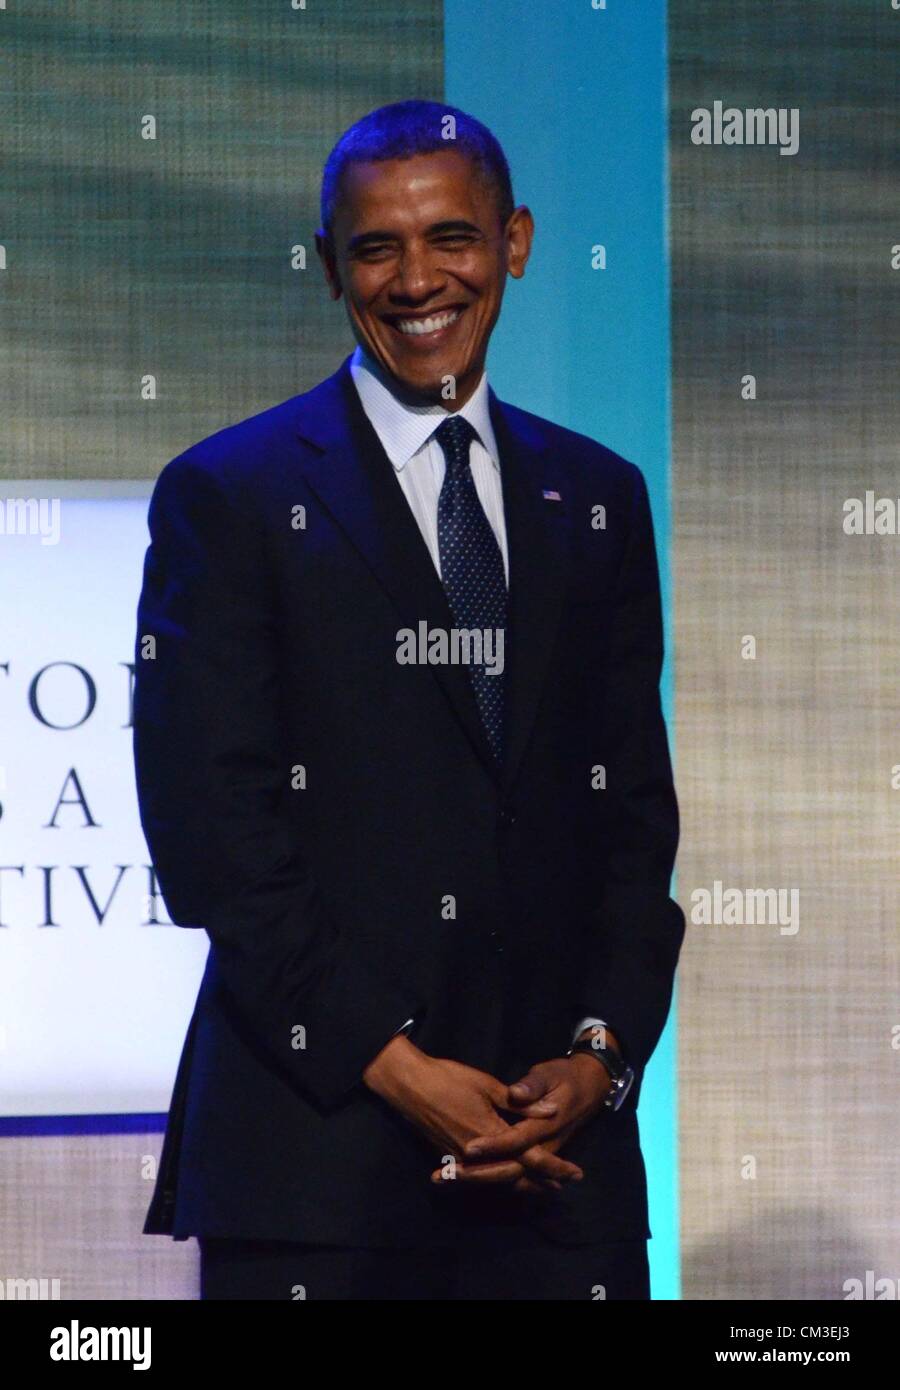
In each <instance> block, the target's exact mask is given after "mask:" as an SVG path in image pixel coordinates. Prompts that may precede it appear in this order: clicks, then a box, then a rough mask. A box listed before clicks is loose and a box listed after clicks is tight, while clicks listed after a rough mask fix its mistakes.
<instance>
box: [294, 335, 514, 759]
mask: <svg viewBox="0 0 900 1390" xmlns="http://www.w3.org/2000/svg"><path fill="white" fill-rule="evenodd" d="M349 361H350V359H349V358H347V359H346V361H345V362H344V363H343V365H342V366H341V367H340V368H339V370H338V371H337V372H336V373H335V375H334V376H332V377H330V378H329V379H328V380H327V381H325V382H323V383H322V385H321V386H320V387H317V388H316V390H315V391H314V392H311V393H310V396H312V397H317V399H316V400H315V401H314V402H313V401H311V400H310V396H307V397H305V398H304V407H305V412H304V416H303V419H302V423H301V424H300V426H299V429H298V432H299V433H300V434H301V436H302V437H303V438H304V439H307V440H309V441H311V442H312V443H314V444H316V445H318V446H319V447H320V448H321V449H322V450H323V452H322V453H321V454H319V455H317V456H316V457H311V456H307V457H306V458H305V460H304V461H303V463H302V465H301V466H302V468H303V472H304V476H305V477H306V480H307V482H308V483H309V485H310V486H311V487H312V488H313V489H314V491H315V492H316V494H317V496H318V497H319V499H320V501H322V502H323V503H324V505H325V506H326V507H327V508H328V510H329V512H330V513H331V515H332V516H333V517H334V519H335V521H336V522H337V523H338V525H339V526H340V527H341V528H342V530H343V531H344V532H345V534H346V535H347V537H348V538H349V540H350V541H352V543H353V544H354V545H355V546H356V548H357V550H358V551H359V552H360V554H361V555H362V556H363V557H364V559H365V560H366V563H367V564H368V565H369V567H370V569H371V570H372V572H373V574H374V575H375V577H376V579H377V580H378V581H379V583H380V584H381V585H382V587H383V588H384V589H385V591H386V592H387V593H388V594H389V595H390V597H391V599H392V600H393V602H394V606H395V608H396V609H397V613H398V616H399V619H400V621H399V623H398V626H399V627H408V628H412V629H413V630H414V631H416V630H417V628H418V624H419V623H420V622H422V621H425V622H427V624H428V627H429V628H440V629H442V630H443V631H445V632H446V631H449V629H450V628H452V627H453V617H452V614H451V612H450V606H449V604H448V603H447V598H446V595H445V593H444V589H443V586H442V584H441V581H440V579H439V578H438V574H437V571H436V570H435V568H434V564H433V562H432V559H431V555H430V554H429V552H428V547H427V545H426V544H425V541H424V540H423V538H422V533H421V531H420V530H419V527H418V524H417V522H416V519H415V517H414V516H413V514H412V512H411V511H410V508H409V504H408V502H407V500H406V498H405V497H404V495H403V490H402V489H401V487H400V484H399V483H398V481H397V478H396V476H395V474H394V469H393V467H392V466H391V462H390V459H389V458H388V456H387V454H386V453H385V452H384V449H383V448H382V445H381V441H380V439H379V438H378V435H377V434H376V432H375V430H374V428H373V427H372V424H371V422H370V420H369V418H368V416H367V415H366V413H365V411H364V410H363V408H362V404H361V402H360V400H359V396H358V394H357V391H356V387H355V386H354V385H353V378H352V376H351V374H350V369H349ZM310 405H313V406H314V409H313V411H312V413H310V412H309V406H310ZM429 670H430V671H431V672H432V673H433V675H434V676H435V678H436V680H437V681H438V684H439V685H440V687H441V689H442V690H443V692H444V695H445V696H446V698H447V700H448V701H449V703H450V707H451V709H452V710H453V713H454V714H455V716H456V718H457V719H458V720H459V722H460V724H461V725H462V727H463V729H464V730H465V732H466V734H467V736H468V738H469V740H470V742H471V744H472V746H473V749H474V751H475V752H476V754H477V755H478V757H479V758H480V759H481V761H482V762H483V763H484V765H485V768H486V769H487V770H488V771H489V772H490V774H491V776H492V777H493V778H494V779H495V780H498V778H499V774H498V772H497V769H496V765H495V763H494V760H493V758H492V756H491V751H490V746H489V744H488V741H487V738H486V737H485V733H484V727H483V725H482V723H481V716H480V715H479V713H478V706H477V704H476V702H475V696H474V694H473V692H472V686H471V683H470V681H469V677H468V673H467V671H466V669H465V667H464V666H451V665H441V666H429Z"/></svg>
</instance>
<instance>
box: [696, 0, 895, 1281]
mask: <svg viewBox="0 0 900 1390" xmlns="http://www.w3.org/2000/svg"><path fill="white" fill-rule="evenodd" d="M898 44H900V16H898V15H897V14H896V13H894V12H892V10H891V6H890V4H887V3H885V4H878V5H869V4H863V3H850V0H822V3H820V4H816V5H810V4H809V3H808V2H807V0H780V3H778V4H777V5H767V4H763V5H761V4H759V3H757V0H732V2H731V3H729V4H727V5H725V4H720V3H704V2H703V0H671V3H670V64H671V67H670V72H671V103H672V112H671V131H670V141H671V179H672V236H673V334H674V337H673V346H674V372H675V392H674V401H675V413H674V430H675V433H674V441H675V450H674V454H675V465H674V478H673V500H674V556H675V605H676V623H677V626H676V690H677V751H678V790H679V794H680V797H681V803H682V808H683V841H682V849H681V853H680V856H679V862H678V881H679V898H680V901H681V902H682V904H683V905H684V906H685V909H686V911H687V912H688V914H689V916H690V911H691V902H692V899H691V895H692V893H693V891H694V890H695V889H696V888H703V887H706V888H709V889H711V888H712V886H713V884H714V882H715V880H719V881H720V882H721V883H723V885H725V887H738V888H741V889H746V888H779V887H783V888H795V889H797V890H799V907H800V917H799V922H800V925H799V930H798V931H797V932H796V934H794V935H790V934H787V933H782V932H781V931H780V929H779V927H778V926H767V925H756V926H754V925H743V926H728V925H719V926H701V925H694V926H691V925H689V927H688V938H687V944H686V949H685V953H684V956H683V963H682V967H681V982H680V994H679V1045H680V1057H679V1085H680V1104H681V1125H680V1147H681V1193H682V1257H683V1292H684V1296H685V1297H687V1298H695V1299H696V1298H702V1299H723V1298H745V1297H746V1298H777V1299H794V1298H800V1299H803V1298H813V1297H821V1298H830V1299H840V1298H843V1297H844V1296H845V1294H844V1291H843V1285H844V1281H845V1280H847V1279H851V1278H860V1279H862V1278H864V1276H865V1271H866V1270H867V1269H871V1270H874V1271H875V1275H876V1277H882V1276H889V1277H892V1278H896V1277H897V1276H898V1274H900V1270H898V1268H897V1249H898V1239H900V1200H898V1198H900V1152H898V1148H897V1144H896V1134H897V1114H898V1076H900V1071H898V1068H900V1054H898V1052H897V1051H895V1050H893V1049H892V1028H895V1027H896V1025H897V1023H898V1021H900V1014H898V984H900V951H898V920H900V912H898V906H900V904H898V887H900V875H898V872H897V843H898V829H900V790H892V786H891V769H892V766H893V765H895V764H897V763H898V762H900V745H898V743H897V734H898V717H897V691H898V688H900V643H898V640H897V631H896V621H897V613H898V612H900V602H898V601H900V577H898V576H900V567H898V563H897V560H898V550H897V547H898V539H897V536H896V535H885V536H878V535H874V536H847V535H845V534H844V532H843V530H842V521H843V512H842V508H843V503H844V501H845V499H847V498H849V497H862V496H863V495H864V493H865V490H866V489H873V490H874V491H875V493H876V495H879V496H887V497H891V496H893V497H894V499H895V501H896V499H897V497H898V493H900V488H898V486H897V465H896V441H897V437H898V428H900V410H898V397H897V392H896V364H897V360H898V359H897V347H898V315H897V307H896V303H897V301H896V296H897V286H898V283H900V272H898V271H895V270H892V269H891V246H892V244H893V243H895V242H897V241H898V240H900V237H898V227H897V219H896V210H897V177H896V165H895V163H894V160H895V151H896V138H897V134H896V133H897V117H898V111H897V87H896V75H897V71H898V57H900V48H898ZM716 100H721V101H722V102H723V103H724V105H725V106H726V107H727V106H734V107H738V108H748V107H764V108H765V107H776V108H777V107H784V108H791V107H796V108H799V113H800V117H799V120H800V126H799V130H800V146H799V151H798V153H797V154H795V155H780V154H779V151H778V149H777V148H773V147H766V148H758V147H754V148H750V147H747V146H740V145H732V146H728V145H719V146H710V147H704V146H697V145H694V144H693V143H692V142H691V125H692V123H691V112H692V111H693V110H694V109H695V108H699V107H705V108H710V109H711V108H712V107H713V103H714V102H715V101H716ZM748 373H752V374H754V375H755V377H756V379H757V398H756V400H744V399H742V396H741V379H742V377H743V376H744V375H745V374H748ZM749 635H752V636H753V637H755V639H756V643H757V648H756V659H755V660H745V659H742V649H741V643H742V639H743V638H744V637H745V636H749ZM895 1041H896V1039H895ZM750 1160H755V1176H751V1175H750V1174H752V1172H753V1163H752V1162H751V1161H750Z"/></svg>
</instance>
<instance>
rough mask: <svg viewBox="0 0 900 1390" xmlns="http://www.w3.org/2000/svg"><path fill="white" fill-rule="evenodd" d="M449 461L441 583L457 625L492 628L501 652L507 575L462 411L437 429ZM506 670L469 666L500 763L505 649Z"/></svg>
mask: <svg viewBox="0 0 900 1390" xmlns="http://www.w3.org/2000/svg"><path fill="white" fill-rule="evenodd" d="M435 438H436V439H437V442H438V443H439V444H440V446H441V449H442V451H443V454H444V458H445V459H446V460H447V469H446V472H445V474H444V482H443V485H442V487H441V494H440V497H439V498H438V518H437V520H438V525H437V530H438V554H439V555H440V560H441V581H442V583H443V585H444V592H445V593H446V595H447V601H448V603H449V605H450V611H451V613H452V614H453V621H454V623H455V625H456V627H457V628H465V629H473V628H477V629H480V630H481V631H482V633H483V632H484V630H485V629H486V628H490V629H492V630H493V634H494V642H493V647H492V648H488V649H487V650H489V651H492V652H493V654H494V655H495V656H496V654H497V652H498V647H497V639H496V633H497V632H498V631H499V630H500V629H502V630H503V636H504V639H505V637H506V605H507V594H506V575H505V572H504V569H503V556H502V554H501V553H500V546H499V545H498V544H497V538H496V536H495V535H494V533H493V531H492V530H491V524H490V522H489V521H488V519H487V517H486V516H485V513H484V508H483V507H482V505H481V501H480V499H479V497H478V493H477V492H476V490H475V480H474V478H473V477H472V470H471V468H470V467H469V446H470V444H471V442H472V440H473V439H475V438H477V434H476V431H475V430H474V429H473V427H472V426H471V425H470V424H469V422H468V420H465V419H463V417H462V416H461V415H451V416H449V417H448V418H447V419H446V420H445V421H444V423H443V424H442V425H441V426H440V428H439V429H438V430H437V431H436V433H435ZM505 645H506V644H505V640H504V647H503V672H502V673H501V674H499V675H491V674H489V669H490V668H488V667H487V666H486V665H485V664H483V663H482V664H481V665H474V664H473V665H470V666H469V668H468V669H469V677H470V679H471V682H472V687H473V689H474V692H475V700H476V702H477V704H478V712H479V714H480V715H481V722H482V724H483V725H484V731H485V733H486V734H487V739H488V743H489V744H490V748H491V752H492V753H493V755H494V757H495V758H496V760H497V762H498V763H499V762H501V761H502V759H503V725H504V705H505V693H506V691H505V686H506V675H505V670H506V657H507V653H506V649H505Z"/></svg>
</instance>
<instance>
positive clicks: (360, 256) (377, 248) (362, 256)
mask: <svg viewBox="0 0 900 1390" xmlns="http://www.w3.org/2000/svg"><path fill="white" fill-rule="evenodd" d="M390 252H391V248H390V246H389V245H388V244H387V242H383V243H381V244H378V245H374V246H361V247H360V248H359V250H358V251H357V252H356V257H357V260H363V261H375V260H378V258H379V257H381V256H388V255H390Z"/></svg>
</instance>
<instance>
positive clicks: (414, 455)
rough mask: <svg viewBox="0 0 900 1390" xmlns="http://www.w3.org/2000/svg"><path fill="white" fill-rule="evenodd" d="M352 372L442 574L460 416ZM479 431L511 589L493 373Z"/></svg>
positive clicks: (465, 411)
mask: <svg viewBox="0 0 900 1390" xmlns="http://www.w3.org/2000/svg"><path fill="white" fill-rule="evenodd" d="M350 374H351V376H352V377H353V384H354V386H355V387H356V390H357V393H358V395H359V399H360V401H361V402H362V408H363V410H364V411H365V412H366V415H367V416H368V418H369V420H370V422H371V424H372V426H373V428H374V430H375V433H376V434H377V435H378V438H379V439H380V440H381V444H382V447H383V449H384V452H385V453H386V454H387V456H388V458H389V459H390V462H391V466H392V467H393V469H394V476H395V477H396V479H397V481H398V483H399V484H400V487H401V488H402V489H403V495H404V497H405V498H406V500H407V502H408V503H409V508H410V511H411V512H412V514H413V516H414V517H415V519H416V522H417V524H418V527H419V530H420V531H421V533H422V539H423V541H424V542H425V544H426V546H427V547H428V553H429V555H430V556H431V559H432V561H433V563H434V567H435V569H436V570H437V572H438V575H439V576H440V573H441V557H440V552H439V550H438V497H439V496H440V492H441V486H442V484H443V481H444V472H445V469H446V461H445V459H444V451H443V450H442V448H441V446H440V444H438V442H437V440H436V439H435V438H434V434H435V431H436V430H437V428H438V426H439V425H440V424H441V422H442V421H443V420H446V418H447V416H448V415H452V414H453V413H454V412H453V411H451V410H448V409H446V407H445V406H442V405H407V404H406V402H405V401H401V400H398V398H397V397H396V396H395V395H394V394H393V392H392V391H391V390H390V388H389V387H388V386H387V384H386V380H387V379H386V377H385V374H384V373H383V371H382V370H381V368H380V367H379V366H378V365H377V363H375V362H373V361H372V359H371V358H370V357H369V355H368V353H366V352H364V351H363V349H362V348H361V347H359V346H357V348H356V351H355V352H354V354H353V356H352V358H351V359H350ZM458 413H459V414H460V415H462V416H463V417H464V418H465V419H466V420H468V422H469V424H470V425H471V426H472V428H473V429H474V430H475V433H476V435H477V438H476V439H473V440H472V444H471V447H470V450H469V466H470V468H471V470H472V478H473V480H474V482H475V490H476V492H477V493H478V499H479V501H480V502H481V505H482V507H483V508H484V512H485V515H486V517H487V519H488V521H489V523H490V527H491V530H492V531H493V533H494V535H495V536H496V537H497V544H498V545H499V547H500V553H501V555H502V556H503V570H504V573H505V575H506V583H507V587H509V554H508V550H507V543H506V520H505V518H504V515H503V487H502V477H501V473H500V454H499V451H498V449H497V441H496V439H495V438H494V430H493V427H492V425H491V416H490V410H489V406H488V380H487V372H482V374H481V380H480V381H479V383H478V385H477V386H476V387H475V390H474V391H473V392H472V394H471V396H470V397H469V399H468V400H467V401H466V403H465V405H463V406H461V407H460V409H459V412H458ZM413 1022H414V1020H413V1019H409V1020H408V1021H407V1022H406V1023H404V1025H403V1027H402V1028H398V1029H397V1032H398V1033H408V1032H409V1030H410V1028H411V1027H412V1025H413ZM592 1026H596V1027H605V1026H606V1025H605V1024H604V1023H603V1020H602V1019H599V1018H583V1019H582V1020H581V1022H580V1023H579V1024H578V1026H577V1027H576V1029H575V1032H574V1033H573V1035H572V1037H573V1041H574V1039H575V1038H577V1037H578V1035H579V1034H580V1033H582V1032H583V1031H584V1029H585V1028H590V1027H592Z"/></svg>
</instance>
